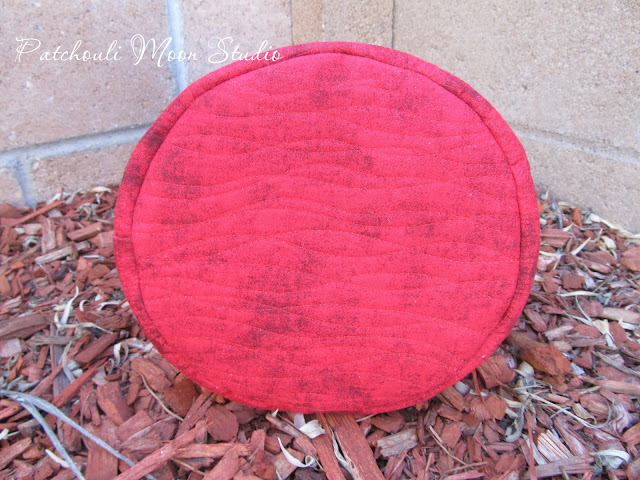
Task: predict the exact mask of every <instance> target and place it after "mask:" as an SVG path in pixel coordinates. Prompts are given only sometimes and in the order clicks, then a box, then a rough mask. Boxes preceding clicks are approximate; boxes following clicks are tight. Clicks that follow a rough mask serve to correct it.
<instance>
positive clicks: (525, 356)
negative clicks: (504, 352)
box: [507, 332, 571, 375]
mask: <svg viewBox="0 0 640 480" xmlns="http://www.w3.org/2000/svg"><path fill="white" fill-rule="evenodd" d="M507 342H509V343H510V344H511V345H514V346H516V347H518V348H519V349H520V358H521V359H522V360H524V361H525V362H527V363H529V364H530V365H531V366H532V367H533V368H535V369H537V370H541V371H543V372H546V373H548V374H550V375H562V374H566V373H569V372H570V371H571V362H569V360H568V359H567V357H565V356H564V355H563V354H562V353H561V352H560V351H559V350H558V349H557V348H555V347H554V346H552V345H548V344H544V343H540V342H538V341H536V340H532V339H530V338H529V337H527V336H526V335H525V334H523V333H519V332H511V333H510V334H509V336H508V337H507Z"/></svg>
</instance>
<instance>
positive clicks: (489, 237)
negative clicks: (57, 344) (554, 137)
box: [114, 43, 539, 413]
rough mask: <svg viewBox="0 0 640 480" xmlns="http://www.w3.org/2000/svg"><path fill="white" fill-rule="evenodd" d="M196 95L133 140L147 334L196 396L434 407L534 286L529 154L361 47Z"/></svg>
mask: <svg viewBox="0 0 640 480" xmlns="http://www.w3.org/2000/svg"><path fill="white" fill-rule="evenodd" d="M279 52H280V54H281V55H282V57H283V58H281V59H280V60H278V61H276V62H273V61H264V60H260V61H242V60H241V61H239V62H236V63H234V64H232V65H229V66H227V67H224V68H221V69H219V70H217V71H215V72H213V73H211V74H209V75H207V76H205V77H204V78H202V79H200V80H199V81H197V82H195V83H194V84H192V85H191V86H190V87H189V88H187V89H186V90H185V91H184V92H183V93H182V94H180V96H178V98H176V100H175V101H174V102H173V103H172V104H171V105H170V106H169V107H168V108H167V109H166V111H165V112H163V113H162V114H161V115H160V117H159V118H158V120H157V121H156V122H155V123H154V124H153V125H152V127H151V128H150V129H149V131H148V132H147V133H146V135H145V136H144V137H143V138H142V140H140V142H139V144H138V146H137V148H136V149H135V151H134V152H133V155H132V156H131V160H130V161H129V164H128V166H127V169H126V172H125V175H124V178H123V180H122V187H121V190H120V194H119V198H118V203H117V209H116V224H115V237H114V241H115V248H116V260H117V267H118V271H119V273H120V277H121V279H122V284H123V287H124V291H125V294H126V296H127V298H128V300H129V302H130V304H131V308H132V309H133V311H134V313H135V314H136V316H137V318H138V320H139V321H140V323H141V325H142V327H143V329H144V331H145V332H146V334H147V336H148V338H149V339H150V340H151V341H152V342H153V343H154V344H155V345H156V347H157V348H158V350H159V351H160V352H161V353H162V354H163V355H164V356H165V357H166V358H167V359H168V360H169V361H171V362H172V363H173V364H174V365H175V366H176V367H178V368H179V369H180V370H182V371H183V372H184V373H185V374H186V375H188V376H189V377H190V378H191V379H193V380H194V381H196V382H198V383H199V384H201V385H203V386H204V387H206V388H208V389H210V390H212V391H213V392H216V393H218V394H220V395H223V396H225V397H227V398H230V399H233V400H236V401H238V402H241V403H244V404H247V405H251V406H255V407H263V408H268V409H276V408H279V409H283V410H288V411H295V412H324V411H333V412H363V413H374V412H381V411H388V410H392V409H397V408H402V407H406V406H409V405H412V404H416V403H418V402H420V401H423V400H425V399H427V398H429V397H431V396H433V395H435V394H437V393H438V392H440V391H442V390H443V389H445V388H446V387H448V386H450V385H452V384H453V383H455V382H456V381H457V380H459V379H461V378H462V377H463V376H465V375H466V374H468V373H469V372H470V371H472V370H473V369H474V368H475V367H477V366H478V365H479V364H480V363H481V362H482V361H483V360H484V359H485V358H486V357H487V356H489V355H490V354H491V353H492V352H493V350H494V349H495V348H496V347H497V346H498V345H499V344H500V342H501V341H502V340H503V339H504V338H505V336H506V335H507V334H508V332H509V330H510V329H511V327H512V325H513V323H514V322H515V320H516V318H517V317H518V316H519V314H520V312H521V310H522V308H523V306H524V304H525V301H526V299H527V296H528V294H529V291H530V288H531V284H532V280H533V273H534V270H535V264H536V259H537V255H538V236H539V224H538V212H537V203H536V197H535V192H534V188H533V183H532V180H531V176H530V173H529V166H528V163H527V159H526V156H525V153H524V151H523V149H522V146H521V145H520V143H519V142H518V140H517V138H516V136H515V135H514V134H513V132H512V131H511V129H510V128H509V127H508V125H507V124H506V122H505V121H504V120H503V119H502V117H501V116H500V115H499V114H498V113H497V112H496V110H495V109H494V108H493V107H492V106H491V105H490V104H489V103H488V102H487V101H486V100H484V99H483V98H482V97H481V96H480V95H478V93H476V92H475V91H474V90H473V89H471V88H470V87H469V86H468V85H466V84H465V83H463V82H462V81H460V80H459V79H458V78H456V77H454V76H453V75H451V74H449V73H447V72H445V71H443V70H441V69H439V68H437V67H435V66H433V65H431V64H429V63H426V62H424V61H422V60H420V59H418V58H415V57H413V56H410V55H407V54H405V53H401V52H398V51H395V50H391V49H387V48H382V47H376V46H372V45H364V44H356V43H314V44H306V45H296V46H292V47H287V48H284V49H279Z"/></svg>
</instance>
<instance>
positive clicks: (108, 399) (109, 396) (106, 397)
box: [97, 382, 133, 425]
mask: <svg viewBox="0 0 640 480" xmlns="http://www.w3.org/2000/svg"><path fill="white" fill-rule="evenodd" d="M97 398H98V406H100V408H101V409H102V411H103V412H104V413H105V415H106V416H107V417H109V418H110V419H111V420H113V421H114V422H115V423H116V425H122V424H123V423H124V422H125V421H127V420H128V419H129V418H131V416H132V415H133V413H132V412H131V409H130V408H129V406H128V405H127V402H126V401H125V399H124V397H123V396H122V393H121V392H120V386H119V385H118V384H117V383H115V382H108V383H106V384H104V385H101V386H99V387H98V397H97Z"/></svg>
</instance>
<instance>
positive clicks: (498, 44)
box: [394, 0, 640, 151]
mask: <svg viewBox="0 0 640 480" xmlns="http://www.w3.org/2000/svg"><path fill="white" fill-rule="evenodd" d="M638 19H640V3H639V2H627V1H623V0H607V1H597V0H586V1H581V2H574V1H571V0H560V1H555V2H532V1H529V0H514V1H510V2H505V1H503V0H479V1H475V2H468V1H463V0H453V1H450V2H423V1H421V0H396V7H395V17H394V47H395V48H397V49H399V50H404V51H407V52H409V53H412V54H414V55H416V56H418V57H421V58H423V59H424V60H426V61H428V62H431V63H435V64H436V65H438V66H439V67H442V68H444V69H445V70H448V71H450V72H451V73H453V74H455V75H457V76H459V77H460V78H462V79H463V80H465V81H466V82H467V83H469V84H470V85H472V86H473V87H474V88H475V89H476V90H478V91H479V92H480V93H481V94H482V95H483V96H484V97H485V98H486V99H487V100H489V101H490V102H491V103H492V104H493V105H494V106H495V107H496V108H497V109H498V110H499V111H500V112H501V113H502V114H503V115H504V117H505V118H506V119H507V121H509V122H511V123H515V124H520V125H527V126H531V127H535V128H538V129H540V130H544V131H552V132H557V133H560V134H562V135H567V136H572V137H575V138H578V139H581V138H582V139H587V140H589V141H594V142H600V143H602V144H605V145H613V146H617V147H626V148H633V149H635V150H636V151H640V95H638V92H640V43H639V42H638Z"/></svg>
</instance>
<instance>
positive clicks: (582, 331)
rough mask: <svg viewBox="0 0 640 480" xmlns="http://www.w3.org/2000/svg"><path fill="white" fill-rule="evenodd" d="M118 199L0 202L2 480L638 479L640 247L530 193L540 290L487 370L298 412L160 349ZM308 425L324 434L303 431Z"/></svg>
mask: <svg viewBox="0 0 640 480" xmlns="http://www.w3.org/2000/svg"><path fill="white" fill-rule="evenodd" d="M116 193H117V188H115V187H114V188H111V189H106V188H101V189H95V190H94V191H92V192H89V193H86V194H76V195H73V196H71V195H64V197H63V200H61V201H54V202H52V203H49V204H46V205H44V204H42V205H39V206H38V207H37V208H36V209H35V210H29V209H16V208H14V207H11V206H10V205H6V204H5V205H0V358H1V363H0V365H1V367H2V378H1V379H0V384H1V385H0V389H1V390H2V394H1V395H0V478H29V479H37V480H43V479H49V478H51V479H58V480H59V479H72V478H75V476H76V474H75V473H74V472H73V471H72V470H71V469H70V468H68V467H69V465H68V462H69V461H71V462H73V464H74V465H75V470H76V471H77V472H82V473H81V474H82V475H84V476H85V478H88V479H109V480H111V479H113V478H118V479H137V478H143V477H144V476H145V475H147V474H150V475H151V476H152V477H153V478H157V479H169V478H180V479H190V480H196V479H201V478H205V479H207V480H211V479H238V480H239V479H245V480H249V479H253V480H255V479H265V480H272V479H276V478H283V479H285V478H295V479H298V480H303V479H304V480H317V479H324V478H328V479H329V480H343V479H350V478H354V479H365V480H369V479H382V478H385V479H395V480H398V479H420V480H423V479H437V478H447V479H450V480H454V479H457V480H463V479H475V478H501V479H518V478H532V479H536V478H565V479H569V478H582V479H589V478H598V477H603V478H609V479H614V478H618V479H624V478H629V479H639V478H640V459H639V455H638V444H640V423H639V414H638V406H639V405H638V399H639V398H640V373H639V371H638V368H637V367H638V365H639V364H640V343H638V339H639V333H640V330H638V329H637V328H638V325H640V313H639V312H640V307H639V306H638V305H639V304H640V288H639V286H638V282H639V281H640V275H639V273H638V272H640V247H638V244H640V237H638V236H635V237H633V236H632V235H631V234H629V233H628V232H624V231H621V230H618V229H616V228H615V227H613V226H612V225H610V224H608V223H607V222H605V221H603V220H602V219H600V218H598V217H596V216H595V215H590V214H588V212H581V211H580V209H579V208H575V207H572V206H570V205H566V204H562V203H556V202H553V201H552V200H551V199H545V200H541V201H540V214H541V219H542V223H543V230H542V246H541V254H540V260H539V263H538V273H537V275H536V279H535V284H534V288H533V292H532V293H531V296H530V298H529V302H528V304H527V306H526V308H525V310H524V312H523V314H522V317H521V319H520V321H519V322H518V323H517V325H516V327H515V329H514V331H513V332H512V333H511V335H510V336H509V337H508V339H507V340H506V342H505V343H504V344H503V345H502V346H501V347H500V348H499V349H498V351H497V352H496V353H495V354H494V355H493V356H492V357H490V358H489V359H488V360H487V361H486V362H485V363H484V364H483V365H482V366H481V367H480V368H478V369H477V370H476V371H475V372H473V374H471V375H469V376H468V377H467V378H465V379H464V380H462V381H461V382H459V383H458V384H456V385H455V386H453V387H451V388H449V389H447V390H445V391H444V392H443V393H441V394H440V395H438V396H436V397H435V398H432V399H430V400H427V401H425V402H424V403H421V404H419V405H416V406H414V407H411V408H406V409H404V410H400V411H395V412H390V413H388V414H382V415H375V416H366V417H358V416H355V417H353V416H350V415H316V416H306V418H302V417H301V416H295V415H294V414H289V413H285V412H277V413H274V412H267V411H261V410H256V409H253V408H248V407H245V406H243V405H240V404H237V403H235V402H230V401H227V400H226V399H224V398H222V397H220V396H217V395H214V394H212V393H210V392H208V391H206V390H203V389H202V388H200V387H198V386H197V385H194V384H193V383H192V382H191V381H189V379H187V378H185V377H184V376H183V375H181V374H180V373H179V372H178V371H176V369H175V368H173V367H172V366H171V365H170V364H169V363H168V362H166V361H165V360H164V359H163V358H161V357H160V356H159V355H158V354H157V353H156V352H155V351H154V349H153V347H152V345H151V344H149V342H147V341H146V339H145V337H144V334H143V333H142V332H141V330H140V328H139V326H138V325H137V323H136V321H135V318H134V317H133V315H132V313H131V310H130V309H129V306H128V304H127V302H126V300H125V298H124V297H123V294H122V290H121V286H120V282H119V280H118V274H117V272H116V270H115V263H114V258H113V245H112V228H113V205H114V202H115V198H116ZM20 393H23V394H29V395H32V396H34V397H36V398H35V399H34V397H30V396H28V395H20ZM52 405H53V406H56V407H58V408H59V410H58V409H54V408H53V407H52ZM25 408H27V409H29V410H28V411H27V410H26V409H25ZM38 412H40V414H39V413H38ZM52 412H53V413H52ZM65 416H66V417H65ZM38 417H39V418H38ZM65 418H69V419H70V420H69V423H65V420H64V419H65ZM312 420H317V421H318V424H319V425H316V426H321V427H323V428H324V431H325V432H326V433H324V434H321V435H319V436H317V437H315V438H313V439H311V438H310V437H309V436H307V435H305V434H303V433H301V432H300V430H299V429H302V430H305V431H306V429H305V428H304V427H302V424H304V423H305V422H310V421H312ZM75 425H80V426H82V427H83V428H84V430H83V431H82V432H80V431H79V430H77V429H76V428H75ZM313 425H314V424H313V423H312V424H310V425H308V426H313ZM45 427H46V428H45ZM296 427H298V428H296ZM46 430H48V431H49V432H48V433H47V432H46ZM87 435H94V437H93V439H94V440H95V441H98V442H99V440H98V439H102V440H103V441H104V442H106V443H107V444H108V445H109V446H111V447H112V448H113V449H115V450H117V452H119V454H120V455H121V456H123V458H124V457H126V458H127V459H129V460H130V461H131V463H135V466H133V467H131V466H129V465H128V464H127V462H126V461H125V460H122V459H120V460H119V459H118V458H116V457H114V456H113V455H112V454H111V453H108V452H107V451H106V450H104V449H103V448H102V447H101V446H99V445H98V444H96V443H94V441H91V440H90V439H89V438H88V437H87ZM311 436H313V435H311ZM52 437H53V439H52ZM96 437H97V438H96ZM54 440H55V443H58V445H57V446H56V445H54ZM280 443H281V444H282V445H283V446H284V447H285V448H286V449H287V452H288V453H289V454H290V458H295V459H297V461H298V462H299V463H298V465H302V464H304V465H312V466H311V467H308V468H306V467H305V468H303V467H296V466H295V465H293V464H292V463H291V462H290V461H289V460H288V459H287V457H286V456H285V454H284V453H283V452H282V450H281V447H280ZM334 452H337V453H338V455H339V456H340V457H341V460H342V462H339V461H338V458H337V456H336V453H334ZM65 458H66V460H65ZM345 459H346V460H345ZM314 467H315V468H314Z"/></svg>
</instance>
